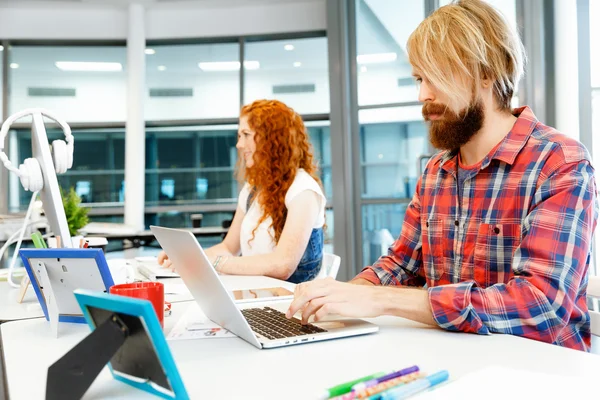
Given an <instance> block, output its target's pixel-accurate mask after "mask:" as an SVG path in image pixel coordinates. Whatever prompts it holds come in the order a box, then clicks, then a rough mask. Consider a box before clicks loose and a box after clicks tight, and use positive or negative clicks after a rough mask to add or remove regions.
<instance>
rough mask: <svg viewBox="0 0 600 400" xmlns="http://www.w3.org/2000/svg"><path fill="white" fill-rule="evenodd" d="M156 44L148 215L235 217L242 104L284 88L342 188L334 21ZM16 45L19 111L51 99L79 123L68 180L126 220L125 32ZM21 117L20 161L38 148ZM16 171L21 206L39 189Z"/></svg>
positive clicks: (15, 202) (16, 154)
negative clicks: (334, 111) (333, 124)
mask: <svg viewBox="0 0 600 400" xmlns="http://www.w3.org/2000/svg"><path fill="white" fill-rule="evenodd" d="M240 43H243V46H244V48H243V49H242V48H241V47H240V46H241V44H240ZM145 54H146V56H145V57H146V88H145V91H146V96H145V99H144V117H145V120H146V121H147V127H146V153H145V183H146V185H145V208H146V225H149V224H153V223H154V224H161V225H166V226H190V225H192V220H193V219H194V218H198V217H197V216H196V215H195V214H199V213H201V214H202V216H203V217H202V224H203V225H204V226H207V225H209V226H211V225H212V226H214V225H217V226H218V225H221V224H222V223H223V222H224V221H227V220H230V219H231V217H232V214H233V212H234V211H235V208H236V200H237V195H238V190H239V185H238V182H237V181H236V178H235V165H236V162H237V151H236V148H235V145H236V141H237V119H238V116H239V110H240V105H241V104H243V103H248V102H251V101H253V100H256V99H259V98H271V99H273V98H275V99H279V100H281V101H283V102H285V103H286V104H288V105H289V106H291V107H293V108H294V109H295V110H296V111H297V112H298V113H300V114H301V115H303V116H306V115H311V118H309V121H308V122H306V125H307V127H308V131H309V134H310V136H311V141H312V143H313V147H314V150H315V156H316V159H317V161H318V163H319V165H320V167H321V178H322V180H323V182H324V186H325V192H326V195H327V197H328V198H330V197H331V150H330V139H329V121H328V116H327V114H328V113H329V83H328V82H329V79H328V73H329V72H328V65H327V39H326V37H325V36H324V33H318V34H311V35H306V34H302V37H293V36H290V37H289V38H287V39H286V38H284V37H282V36H279V37H278V38H277V40H269V38H268V37H264V38H260V40H259V39H258V38H254V37H248V38H243V39H240V38H231V39H217V40H215V41H214V42H209V41H207V40H206V39H202V40H199V41H198V43H195V44H190V41H189V40H186V41H183V42H182V43H179V44H178V43H173V42H168V43H167V42H163V43H160V42H158V43H157V42H154V43H153V42H150V43H148V45H147V47H146V49H145ZM9 57H10V63H9V65H10V70H9V84H10V88H11V90H10V92H9V96H8V100H9V112H10V113H14V112H16V111H19V110H22V109H25V108H30V107H43V108H47V109H49V110H50V111H53V112H54V113H55V114H57V115H58V116H59V117H62V118H63V119H65V120H66V121H67V122H68V123H69V124H71V125H72V126H75V128H73V134H74V136H75V143H76V144H75V147H76V151H75V156H74V163H73V168H72V169H71V170H69V171H68V172H67V173H66V174H64V175H61V176H59V177H58V179H59V184H60V186H61V187H62V188H63V189H64V190H68V189H70V188H74V189H75V190H76V192H77V193H78V194H79V195H80V196H81V198H82V200H83V202H84V203H85V204H86V205H88V206H90V207H92V211H91V216H92V219H93V220H96V221H112V222H121V221H123V212H124V200H125V199H124V195H125V183H124V182H125V179H126V177H125V161H124V160H125V135H126V132H125V127H124V121H125V120H126V116H127V115H126V113H127V90H126V89H127V65H126V59H127V54H126V48H125V44H123V45H119V46H116V45H114V46H113V45H110V46H109V45H85V46H84V45H72V46H70V45H65V46H54V45H32V44H28V43H26V42H19V43H15V44H12V45H11V46H10V54H9ZM241 57H243V59H241ZM242 81H243V82H245V85H244V87H242V85H241V82H242ZM21 122H23V123H24V124H22V125H21V126H16V127H15V128H16V130H15V131H13V132H12V133H11V134H10V136H9V142H10V146H8V150H9V152H10V153H11V159H13V160H19V161H22V160H23V159H24V158H26V157H29V156H30V155H31V139H30V132H29V130H30V129H29V126H28V124H27V122H28V121H27V120H26V119H24V120H23V121H21ZM73 123H75V125H73ZM47 129H48V136H49V138H50V140H53V139H57V138H62V133H61V131H60V130H58V129H56V128H55V127H54V125H52V124H49V125H47ZM10 182H11V183H10V190H11V193H10V196H9V207H10V209H11V210H12V211H18V210H24V209H25V208H26V207H27V204H28V202H29V196H28V195H27V194H26V193H25V191H24V190H23V189H22V188H21V186H20V185H19V183H18V179H17V178H16V177H14V176H11V181H10ZM330 232H331V231H330Z"/></svg>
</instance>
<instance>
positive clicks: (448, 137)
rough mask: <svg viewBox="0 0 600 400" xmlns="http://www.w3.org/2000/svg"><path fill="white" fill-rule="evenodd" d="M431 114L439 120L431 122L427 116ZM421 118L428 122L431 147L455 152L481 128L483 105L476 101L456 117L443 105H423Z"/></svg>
mask: <svg viewBox="0 0 600 400" xmlns="http://www.w3.org/2000/svg"><path fill="white" fill-rule="evenodd" d="M432 114H437V115H438V116H439V117H440V118H439V119H436V120H434V121H431V120H430V119H429V116H430V115H432ZM423 118H425V121H429V124H430V125H429V140H430V141H431V144H432V145H433V147H435V148H437V149H440V150H450V151H456V150H458V149H460V147H461V146H463V145H465V144H467V142H469V140H471V139H472V138H473V136H475V134H476V133H477V132H479V130H480V129H481V127H482V126H483V118H484V115H483V104H482V103H481V101H476V102H474V103H472V104H470V105H469V107H467V108H466V109H464V110H462V111H461V112H460V113H459V115H456V114H454V113H453V112H452V111H450V110H449V109H448V108H447V107H446V106H445V105H443V104H437V103H425V104H424V105H423Z"/></svg>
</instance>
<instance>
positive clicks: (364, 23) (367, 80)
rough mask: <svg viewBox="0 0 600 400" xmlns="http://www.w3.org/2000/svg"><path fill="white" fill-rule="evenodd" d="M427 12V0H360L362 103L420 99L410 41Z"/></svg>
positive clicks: (358, 30)
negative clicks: (413, 73) (409, 54)
mask: <svg viewBox="0 0 600 400" xmlns="http://www.w3.org/2000/svg"><path fill="white" fill-rule="evenodd" d="M424 15H425V11H424V7H423V1H414V2H403V1H397V0H358V1H357V3H356V49H357V60H356V61H357V64H358V65H357V70H358V104H359V105H361V106H362V105H372V104H387V103H400V102H409V101H417V90H416V87H415V84H414V80H413V78H412V75H411V66H410V64H409V62H408V56H407V53H406V41H407V40H408V37H409V35H410V34H411V32H412V31H414V30H415V28H416V27H417V25H418V24H419V23H420V22H421V21H422V20H423V18H424Z"/></svg>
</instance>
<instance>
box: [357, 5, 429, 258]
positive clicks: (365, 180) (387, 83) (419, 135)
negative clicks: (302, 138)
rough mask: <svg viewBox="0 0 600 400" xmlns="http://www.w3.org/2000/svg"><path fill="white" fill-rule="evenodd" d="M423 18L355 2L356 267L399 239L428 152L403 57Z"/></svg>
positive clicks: (404, 9) (421, 12) (408, 8)
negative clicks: (358, 207)
mask: <svg viewBox="0 0 600 400" xmlns="http://www.w3.org/2000/svg"><path fill="white" fill-rule="evenodd" d="M424 17H425V5H424V2H423V1H417V2H399V1H395V0H357V2H356V33H357V37H356V47H357V59H356V63H357V74H358V75H357V86H358V105H359V114H358V122H359V125H360V132H359V146H360V148H359V151H360V166H361V174H360V187H361V199H360V202H361V214H362V222H361V225H362V230H363V232H362V239H363V247H362V260H361V261H362V264H363V265H370V264H372V263H373V262H374V261H375V260H377V258H379V256H381V255H382V254H384V253H386V252H387V249H388V247H389V246H390V245H391V244H392V243H393V241H394V239H395V238H397V237H398V235H399V234H400V230H401V228H402V223H403V221H404V214H405V212H406V206H407V205H408V203H409V202H410V199H411V198H412V196H413V194H414V191H415V187H416V182H417V179H418V176H419V166H418V163H419V160H420V158H421V157H423V158H426V157H427V156H428V155H429V153H430V150H429V146H428V141H427V129H426V126H425V124H424V123H423V119H422V116H421V106H420V105H418V103H417V100H418V89H417V86H416V84H415V81H414V79H413V78H412V68H411V65H410V63H409V62H408V56H407V53H406V41H407V40H408V37H409V35H410V34H411V32H412V31H414V29H415V28H416V27H417V25H418V24H419V23H420V22H421V21H422V20H423V18H424Z"/></svg>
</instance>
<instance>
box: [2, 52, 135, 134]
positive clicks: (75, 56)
mask: <svg viewBox="0 0 600 400" xmlns="http://www.w3.org/2000/svg"><path fill="white" fill-rule="evenodd" d="M9 58H10V63H9V66H10V71H9V85H10V92H9V113H14V112H17V111H20V110H22V109H25V108H31V107H43V108H47V109H48V110H50V111H54V112H55V113H56V114H57V115H58V116H60V117H61V118H62V119H64V120H66V121H67V122H69V123H72V122H107V121H111V122H114V121H125V118H126V111H127V103H126V99H127V93H126V87H127V84H126V75H127V74H126V69H127V64H126V50H125V46H124V45H123V46H24V45H11V47H10V54H9Z"/></svg>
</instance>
